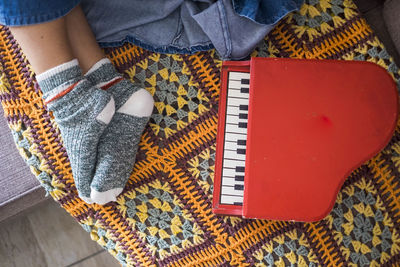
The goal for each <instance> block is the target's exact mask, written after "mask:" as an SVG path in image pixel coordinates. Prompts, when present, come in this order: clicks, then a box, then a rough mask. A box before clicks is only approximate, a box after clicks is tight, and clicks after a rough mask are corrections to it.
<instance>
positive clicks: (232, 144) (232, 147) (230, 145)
mask: <svg viewBox="0 0 400 267" xmlns="http://www.w3.org/2000/svg"><path fill="white" fill-rule="evenodd" d="M237 148H238V145H237V143H235V142H226V141H225V143H224V150H225V149H228V150H236V149H237Z"/></svg>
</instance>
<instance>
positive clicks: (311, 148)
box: [244, 58, 398, 221]
mask: <svg viewBox="0 0 400 267" xmlns="http://www.w3.org/2000/svg"><path fill="white" fill-rule="evenodd" d="M250 73H251V82H250V106H249V122H248V137H247V138H248V139H247V154H246V181H245V192H244V194H245V199H244V216H245V217H248V218H262V219H276V220H295V221H316V220H320V219H322V218H324V217H325V216H326V215H327V214H328V213H329V212H330V211H331V209H332V208H333V205H334V203H335V200H336V197H337V193H338V191H339V189H340V187H341V186H342V184H343V182H344V180H345V179H346V178H347V176H348V175H349V174H350V173H351V172H352V171H353V170H354V169H356V168H357V167H359V166H360V165H361V164H363V163H364V162H366V161H367V160H368V159H370V158H371V157H372V156H374V155H375V154H377V153H378V152H379V151H380V150H381V149H382V148H384V146H385V145H386V144H387V143H388V142H389V140H390V138H391V136H392V134H393V132H394V129H395V126H396V122H397V115H398V95H397V90H396V85H395V83H394V81H393V79H392V78H391V77H390V75H389V74H388V73H387V72H386V70H385V69H383V68H381V67H379V66H378V65H376V64H373V63H368V62H360V61H334V60H294V59H266V58H252V61H251V70H250Z"/></svg>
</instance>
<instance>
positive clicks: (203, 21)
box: [82, 0, 303, 59]
mask: <svg viewBox="0 0 400 267" xmlns="http://www.w3.org/2000/svg"><path fill="white" fill-rule="evenodd" d="M232 2H233V3H234V5H235V8H237V10H238V12H237V11H235V9H234V6H233V4H232ZM302 2H303V0H261V1H251V0H217V1H215V0H197V1H194V0H168V1H165V0H147V1H145V2H144V1H140V0H131V1H130V2H127V1H126V0H113V1H108V0H83V1H82V8H83V10H84V12H85V14H86V16H87V18H88V21H89V24H90V25H91V26H92V29H93V31H94V33H95V35H96V39H97V40H98V42H99V43H100V45H101V46H102V47H110V46H119V45H121V44H123V43H124V42H131V43H134V44H136V45H139V46H141V47H143V48H145V49H148V50H151V51H155V52H161V53H184V54H191V53H194V52H197V51H203V50H208V49H210V48H212V47H215V48H216V50H217V51H218V53H219V55H220V56H221V58H222V59H242V58H245V57H247V56H248V55H249V54H250V53H251V51H252V50H253V49H254V47H255V46H256V45H257V44H258V43H259V42H260V41H261V40H262V39H263V38H264V37H265V35H266V34H267V33H268V32H269V31H270V30H271V29H272V28H273V26H274V25H275V24H276V23H277V22H278V21H279V20H280V19H281V18H282V17H283V16H284V15H286V14H287V13H289V12H291V11H293V10H296V9H298V8H299V7H300V5H301V4H302ZM111 14H113V15H111ZM114 14H115V15H114Z"/></svg>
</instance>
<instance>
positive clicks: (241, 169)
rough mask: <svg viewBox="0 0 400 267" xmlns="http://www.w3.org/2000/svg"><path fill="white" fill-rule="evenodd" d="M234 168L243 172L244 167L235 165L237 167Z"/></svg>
mask: <svg viewBox="0 0 400 267" xmlns="http://www.w3.org/2000/svg"><path fill="white" fill-rule="evenodd" d="M235 170H236V172H244V167H239V166H237V167H236V168H235Z"/></svg>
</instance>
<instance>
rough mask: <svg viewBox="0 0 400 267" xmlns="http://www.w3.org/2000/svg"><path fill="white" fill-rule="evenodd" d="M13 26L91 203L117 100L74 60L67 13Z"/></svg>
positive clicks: (79, 183) (82, 193)
mask: <svg viewBox="0 0 400 267" xmlns="http://www.w3.org/2000/svg"><path fill="white" fill-rule="evenodd" d="M10 28H11V32H12V34H13V35H14V37H15V38H16V40H17V42H18V43H19V44H20V46H21V48H22V50H23V52H24V53H25V55H26V56H27V58H28V60H29V62H30V64H31V65H32V67H33V70H34V71H35V72H36V73H37V75H36V80H37V82H38V84H39V86H40V88H41V90H42V92H43V98H44V100H45V103H46V104H47V107H48V109H49V110H50V111H52V112H53V115H54V118H55V121H56V122H57V124H58V127H59V129H60V132H61V136H62V138H63V142H64V146H65V148H66V150H67V154H68V157H69V160H70V163H71V168H72V173H73V178H74V181H75V185H76V188H77V190H78V194H79V196H80V197H81V198H82V199H84V200H85V201H86V202H88V203H90V202H91V200H90V193H91V190H90V183H91V180H92V178H93V176H94V171H95V166H96V156H97V145H98V142H99V140H100V136H101V135H102V133H103V132H104V129H105V128H106V126H107V124H108V123H109V122H110V121H111V118H112V116H113V115H114V110H115V105H114V100H113V98H112V96H111V95H110V94H108V93H107V92H105V91H102V90H98V89H97V88H95V87H94V86H93V84H92V83H91V82H89V81H88V80H87V79H86V78H85V77H84V76H83V74H82V70H81V68H80V66H79V64H78V60H76V59H73V58H74V56H73V53H72V49H71V46H70V42H69V40H68V37H67V36H68V34H67V30H66V24H65V18H60V19H57V20H55V21H52V22H48V23H43V24H37V25H30V26H21V27H10Z"/></svg>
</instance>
